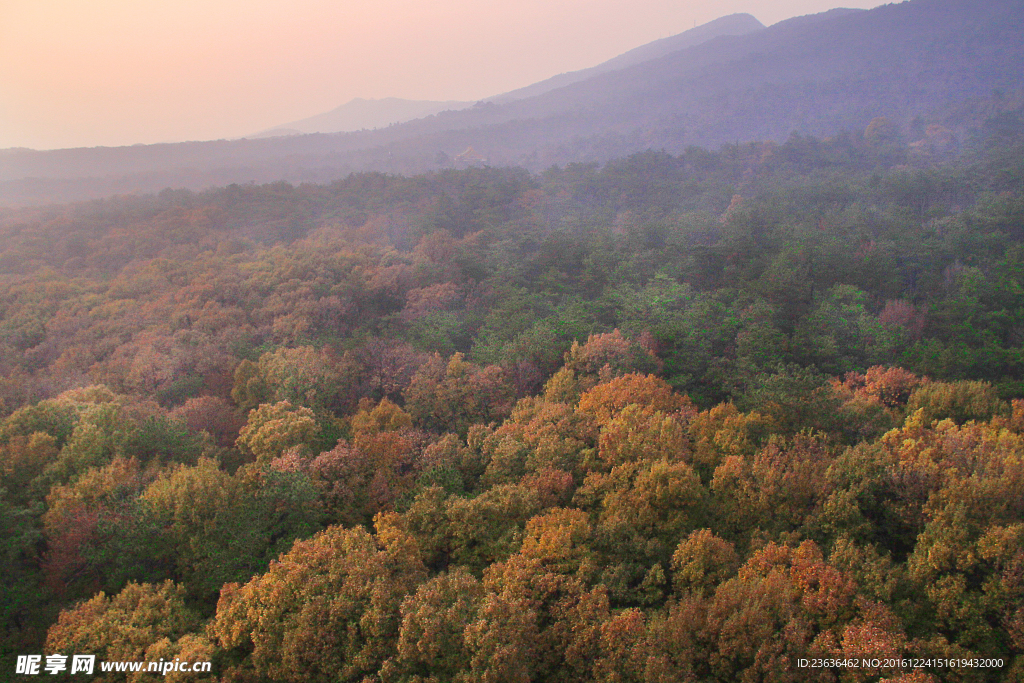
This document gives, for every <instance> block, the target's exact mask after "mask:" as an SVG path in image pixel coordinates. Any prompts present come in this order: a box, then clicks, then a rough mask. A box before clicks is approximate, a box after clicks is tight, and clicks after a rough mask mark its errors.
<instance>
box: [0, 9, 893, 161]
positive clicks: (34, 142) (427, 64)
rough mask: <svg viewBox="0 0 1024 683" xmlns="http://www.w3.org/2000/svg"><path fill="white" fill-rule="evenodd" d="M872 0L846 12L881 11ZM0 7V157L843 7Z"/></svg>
mask: <svg viewBox="0 0 1024 683" xmlns="http://www.w3.org/2000/svg"><path fill="white" fill-rule="evenodd" d="M877 4H879V3H878V0H849V1H846V2H841V6H845V7H864V8H867V7H872V6H875V5H877ZM639 6H640V7H641V8H642V9H641V10H639V11H638V10H637V9H636V7H637V3H635V2H626V1H625V0H517V1H516V2H510V1H508V0H491V1H490V2H481V1H480V0H442V1H441V2H433V3H427V2H422V1H414V0H375V1H374V2H366V1H352V0H244V1H243V0H175V2H157V1H154V0H143V1H142V2H140V1H139V0H88V1H86V0H0V149H2V148H6V147H32V148H36V149H53V148H60V147H79V146H96V145H130V144H135V143H153V142H176V141H181V140H209V139H218V138H230V137H240V136H243V135H246V134H250V133H254V132H256V131H259V130H263V129H266V128H270V127H272V126H275V125H278V124H282V123H286V122H288V121H292V120H296V119H301V118H305V117H308V116H312V115H314V114H319V113H322V112H324V111H327V110H330V109H333V108H335V107H337V106H339V105H341V104H343V103H345V102H347V101H348V100H350V99H352V98H353V97H366V98H378V97H404V98H410V99H431V100H477V99H481V98H484V97H487V96H490V95H496V94H498V93H501V92H506V91H508V90H512V89H515V88H519V87H522V86H525V85H529V84H530V83H534V82H536V81H539V80H542V79H544V78H547V77H549V76H552V75H555V74H557V73H561V72H564V71H572V70H576V69H581V68H585V67H588V66H593V65H595V64H598V63H599V62H602V61H604V60H606V59H609V58H611V57H614V56H616V55H618V54H621V53H622V52H625V51H627V50H630V49H632V48H634V47H637V46H639V45H642V44H644V43H647V42H650V41H652V40H657V39H658V38H664V37H666V36H669V35H673V34H676V33H681V32H682V31H685V30H687V29H689V28H692V27H693V26H694V25H695V24H697V25H699V24H702V23H705V22H708V21H711V20H712V19H716V18H718V17H720V16H724V15H726V14H732V13H735V12H748V13H750V14H753V15H754V16H755V17H757V18H758V19H759V20H760V21H761V22H762V23H764V24H766V25H770V24H773V23H776V22H778V21H781V20H783V19H786V18H789V17H792V16H798V15H801V14H810V13H815V12H821V11H824V10H827V9H830V8H832V7H834V6H837V0H762V1H760V2H757V1H754V0H682V1H681V0H646V1H644V2H642V3H641V4H640V5H639Z"/></svg>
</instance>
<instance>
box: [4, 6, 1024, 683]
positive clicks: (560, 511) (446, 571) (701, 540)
mask: <svg viewBox="0 0 1024 683" xmlns="http://www.w3.org/2000/svg"><path fill="white" fill-rule="evenodd" d="M912 4H915V5H917V4H918V3H912ZM923 5H924V6H929V5H928V3H923ZM850 16H851V17H852V16H854V15H850ZM856 16H866V15H856ZM761 33H764V32H761ZM1022 152H1024V111H1022V110H1021V109H1013V110H1008V111H1005V112H1003V113H1002V114H999V115H997V116H994V117H992V118H990V119H989V120H987V121H986V122H984V124H983V125H980V126H979V127H978V134H977V135H976V136H974V137H971V138H961V137H958V136H957V134H956V133H955V131H952V130H949V129H947V128H945V127H943V126H942V125H940V124H939V123H937V122H932V121H928V120H927V119H923V120H919V121H917V122H915V123H913V124H912V125H909V126H907V127H903V128H901V127H900V126H898V125H897V124H896V123H895V122H893V121H891V120H887V119H884V118H876V119H874V120H872V121H871V122H870V123H869V124H868V125H866V126H865V127H863V128H860V129H857V130H850V131H848V132H846V133H843V134H839V135H836V136H833V137H829V138H825V139H819V138H816V137H811V136H802V135H796V136H792V137H790V138H789V139H787V140H786V141H785V142H784V143H782V144H775V143H771V142H756V143H745V144H732V145H726V146H724V147H722V148H720V149H718V150H717V151H709V150H706V149H702V148H698V147H691V148H687V149H685V150H683V151H682V152H681V153H678V154H671V153H668V152H655V151H647V152H641V153H637V154H634V155H631V156H627V157H624V158H621V159H616V160H612V161H609V162H608V163H606V164H604V165H601V166H599V165H597V164H570V165H566V166H560V167H553V168H550V169H548V170H546V171H545V172H543V173H540V174H531V173H530V172H528V171H527V170H524V169H515V168H470V169H464V170H450V169H449V170H443V171H435V172H431V173H426V174H421V175H415V176H411V177H401V176H396V175H388V174H383V173H363V174H355V175H351V176H349V177H347V178H345V179H343V180H339V181H336V182H333V183H331V184H325V185H312V184H306V185H299V186H293V185H290V184H288V183H283V182H280V183H273V184H267V185H232V186H228V187H225V188H220V189H215V190H208V191H204V192H191V191H187V190H166V191H163V192H161V193H159V194H158V195H153V196H140V197H120V198H114V199H106V200H100V201H94V202H89V203H82V204H71V205H62V206H48V207H41V208H40V207H35V208H24V209H18V210H13V209H8V210H2V211H0V249H2V251H0V284H2V287H0V414H2V420H0V488H2V489H3V493H2V497H0V518H2V524H0V550H2V552H0V563H2V564H0V575H2V576H3V577H4V583H3V588H2V590H0V626H2V629H3V632H2V633H3V636H2V637H3V641H2V646H0V647H2V657H3V660H2V665H3V667H5V670H6V671H13V668H11V667H13V666H14V664H13V657H14V655H17V654H25V653H33V652H42V651H44V650H45V651H46V652H55V653H64V654H73V653H80V654H81V653H92V654H96V655H97V656H98V657H99V658H100V659H101V660H104V659H105V660H138V661H141V660H144V659H148V660H158V659H160V658H163V659H165V660H172V659H174V658H175V657H178V658H181V659H184V660H212V661H213V663H214V665H213V673H212V674H211V675H210V677H208V678H207V679H205V680H210V681H212V680H217V681H232V682H243V681H244V682H256V681H295V682H296V683H298V682H302V683H307V682H310V681H312V682H317V681H363V682H365V681H380V682H382V683H384V682H388V683H390V682H403V683H413V682H417V683H426V682H428V681H431V682H434V681H436V682H437V683H440V682H442V681H480V680H494V681H527V680H538V681H539V680H544V681H609V680H618V681H648V682H655V681H657V682H665V683H669V682H677V681H722V682H725V681H730V682H731V681H736V680H763V681H792V680H816V681H846V680H851V681H878V680H886V681H900V682H901V683H910V682H915V683H917V682H924V681H936V680H942V681H991V680H1004V681H1012V680H1019V679H1020V677H1021V676H1022V675H1024V569H1022V568H1024V502H1022V498H1021V495H1020V491H1021V490H1022V486H1024V402H1022V401H1021V397H1022V396H1024V386H1022V383H1021V379H1020V378H1021V377H1022V376H1024V367H1022V361H1024V358H1022V353H1024V246H1022V240H1024V161H1022V160H1024V153H1022ZM816 657H825V658H846V657H856V658H862V657H866V658H878V659H885V658H887V657H919V658H957V659H960V658H967V659H972V658H976V657H977V658H989V657H992V658H997V659H1001V660H1002V664H1001V665H1000V666H999V667H996V668H981V667H979V666H973V667H964V666H960V667H948V666H936V665H931V666H927V667H923V668H920V669H918V670H916V671H915V670H911V669H909V668H907V667H903V666H897V667H895V668H890V669H885V670H871V669H860V670H856V671H853V670H840V669H837V668H820V669H798V668H796V662H797V660H798V659H800V658H816ZM173 675H174V674H172V675H169V676H168V677H167V679H166V680H175V679H174V678H173ZM97 680H112V681H113V680H125V675H124V674H110V675H109V676H107V677H106V678H99V679H97ZM130 680H132V681H136V680H138V681H142V680H147V679H145V678H144V677H133V678H132V679H130ZM181 680H184V679H181ZM188 680H196V681H198V680H204V679H202V678H189V679H188Z"/></svg>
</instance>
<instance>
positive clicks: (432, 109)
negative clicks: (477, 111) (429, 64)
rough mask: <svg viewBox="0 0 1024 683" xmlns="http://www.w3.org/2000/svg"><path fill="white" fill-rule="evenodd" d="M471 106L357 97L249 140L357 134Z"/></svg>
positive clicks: (468, 104)
mask: <svg viewBox="0 0 1024 683" xmlns="http://www.w3.org/2000/svg"><path fill="white" fill-rule="evenodd" d="M472 104H473V103H472V102H458V101H455V100H452V101H447V102H435V101H430V100H404V99H401V98H398V97H385V98H382V99H363V98H361V97H356V98H355V99H353V100H351V101H349V102H346V103H345V104H343V105H341V106H340V107H337V108H336V109H332V110H331V111H329V112H325V113H323V114H317V115H316V116H310V117H309V118H305V119H300V120H299V121H292V122H291V123H285V124H282V125H280V126H275V127H274V128H270V129H268V130H264V131H261V132H259V133H256V134H255V135H250V136H248V137H250V138H261V137H274V136H278V135H300V134H302V133H347V132H351V131H356V130H372V129H374V128H384V127H385V126H390V125H392V124H395V123H404V122H405V121H412V120H413V119H419V118H422V117H424V116H430V115H432V114H437V113H438V112H442V111H446V110H449V109H451V110H458V109H465V108H466V107H469V106H471V105H472Z"/></svg>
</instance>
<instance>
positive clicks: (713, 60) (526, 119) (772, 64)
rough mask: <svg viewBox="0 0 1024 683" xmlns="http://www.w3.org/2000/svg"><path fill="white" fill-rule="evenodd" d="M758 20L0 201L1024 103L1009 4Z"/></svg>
mask: <svg viewBox="0 0 1024 683" xmlns="http://www.w3.org/2000/svg"><path fill="white" fill-rule="evenodd" d="M752 19H753V18H752V17H749V18H744V15H738V16H733V17H724V18H723V19H720V20H718V21H717V22H711V24H708V25H705V26H702V27H698V28H697V29H694V30H693V31H688V32H685V33H683V34H680V35H679V36H675V37H673V38H671V39H666V40H663V41H657V42H655V43H651V44H649V45H647V46H643V47H642V48H638V49H637V50H634V51H631V52H629V53H626V54H624V55H622V56H620V57H619V58H616V59H615V60H611V61H610V62H608V63H606V64H605V65H600V66H598V67H595V68H594V69H592V70H584V72H583V75H582V76H580V78H581V80H575V79H576V77H577V76H578V75H579V74H580V73H581V72H576V73H575V74H563V75H562V76H561V77H556V78H555V79H549V80H548V81H544V82H542V83H538V84H536V85H535V86H530V87H528V88H525V89H521V90H520V91H515V92H513V93H508V94H507V95H506V96H498V97H495V98H492V99H491V100H490V101H486V102H480V103H477V104H476V105H474V106H472V107H469V108H466V109H463V110H461V111H443V112H440V113H437V114H434V115H431V116H427V117H425V118H420V119H417V120H414V121H409V122H407V123H403V124H399V125H393V126H389V127H387V128H384V129H380V130H376V131H359V132H352V133H339V134H333V135H327V134H312V135H295V136H290V137H283V138H272V139H263V140H235V141H215V142H194V143H181V144H172V145H148V146H136V147H123V148H94V149H75V150H56V151H49V152H36V151H31V150H8V151H7V152H5V153H4V154H2V155H0V202H6V203H12V204H14V203H38V202H45V201H64V200H69V199H80V198H89V197H99V196H104V195H109V194H114V193H124V192H152V191H157V190H159V189H161V188H163V187H167V186H171V187H187V188H192V189H199V188H203V187H209V186H212V185H225V184H229V183H234V182H241V183H244V182H250V181H252V182H258V183H262V182H270V181H276V180H287V181H290V182H304V181H310V182H323V181H329V180H332V179H335V178H338V177H341V176H343V175H345V174H347V173H349V172H353V171H362V170H381V171H386V172H393V173H414V172H421V171H425V170H430V169H437V168H444V167H447V166H452V165H458V164H459V163H460V162H459V159H458V157H457V155H458V154H459V153H461V152H462V151H463V150H465V149H466V148H467V147H469V146H472V147H473V149H474V150H476V151H477V152H478V153H479V154H480V155H481V156H482V157H483V158H484V159H485V160H486V162H485V163H488V164H492V165H499V164H516V165H523V166H525V167H527V168H530V169H534V170H537V169H542V168H546V167H548V166H550V165H552V164H565V163H569V162H577V161H598V162H600V161H604V160H607V159H610V158H614V157H618V156H622V155H624V154H629V153H631V152H633V151H636V150H640V149H645V148H649V147H653V148H656V149H657V148H664V149H666V150H668V151H681V150H682V149H684V148H685V147H687V146H689V145H702V146H712V147H714V146H717V145H720V144H723V143H733V142H743V141H751V140H775V141H781V140H785V139H786V138H787V137H789V135H790V134H791V133H793V132H797V133H800V134H808V135H816V136H825V135H831V134H834V133H836V132H837V131H840V130H843V129H847V130H857V131H861V130H864V128H865V127H866V126H867V125H868V123H869V122H870V121H871V120H872V119H874V118H876V117H880V116H885V117H888V118H889V119H890V120H891V121H892V123H893V124H894V126H895V128H896V130H897V131H898V132H899V131H902V133H903V134H904V135H910V136H913V135H915V134H916V133H915V132H914V131H915V130H917V129H920V128H921V126H922V125H927V124H932V123H935V124H941V125H943V126H945V127H946V128H949V129H950V130H951V131H953V133H954V134H955V135H958V136H963V135H966V134H968V133H969V132H970V129H971V128H972V126H974V125H975V124H976V123H977V122H978V121H980V120H981V119H982V118H984V117H985V116H988V115H991V114H992V113H993V111H995V110H998V109H999V108H1001V107H1003V108H1005V107H1009V106H1012V105H1013V104H1014V102H1016V100H1017V98H1019V97H1020V93H1021V92H1022V91H1024V6H1022V4H1021V3H1020V2H1019V1H1017V0H994V1H992V2H986V3H983V4H979V3H976V2H971V1H969V0H910V1H909V2H904V3H901V4H897V5H885V6H882V7H878V8H876V9H874V10H864V11H853V10H834V11H832V12H826V13H823V14H818V15H810V16H807V17H800V18H796V19H791V20H788V21H785V22H781V23H779V24H776V25H774V26H771V27H769V28H761V29H758V28H757V26H758V25H759V24H757V25H755V23H756V20H753V22H752V21H751V20H752ZM713 25H717V28H715V29H714V30H712V29H711V28H709V27H712V26H713ZM723 27H728V29H729V30H728V31H724V33H726V35H723V34H722V33H723V31H722V28H723ZM715 31H718V33H715ZM695 32H696V33H695ZM730 33H731V34H730ZM708 35H715V37H713V38H711V39H706V37H707V36H708ZM701 36H704V37H705V39H703V40H701V39H700V37H701ZM608 65H612V66H608ZM559 78H562V79H563V81H565V82H564V84H563V82H562V81H558V80H557V79H559ZM570 80H571V81H573V82H568V81H570ZM552 81H556V82H555V83H554V84H553V83H552ZM350 104H351V103H350ZM336 111H337V110H336ZM323 116H327V115H326V114H325V115H323ZM314 118H318V117H314ZM912 123H913V125H912Z"/></svg>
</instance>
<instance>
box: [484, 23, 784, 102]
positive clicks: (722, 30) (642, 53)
mask: <svg viewBox="0 0 1024 683" xmlns="http://www.w3.org/2000/svg"><path fill="white" fill-rule="evenodd" d="M763 29H764V24H762V23H761V22H760V21H758V20H757V19H755V18H754V17H753V16H751V15H749V14H730V15H728V16H725V17H721V18H719V19H715V20H714V21H709V22H708V23H706V24H702V25H701V26H697V27H695V28H692V29H690V30H689V31H684V32H683V33H680V34H678V35H675V36H669V37H668V38H662V39H661V40H656V41H654V42H653V43H647V44H646V45H641V46H640V47H638V48H635V49H633V50H630V51H629V52H625V53H623V54H621V55H619V56H618V57H614V58H612V59H609V60H608V61H607V62H603V63H601V64H598V65H597V66H592V67H590V68H589V69H580V70H579V71H570V72H569V73H564V74H558V75H557V76H552V77H551V78H548V79H546V80H543V81H540V82H539V83H534V84H533V85H528V86H526V87H525V88H519V89H518V90H513V91H511V92H507V93H504V94H503V95H496V96H495V97H491V98H488V100H487V101H488V102H495V103H501V102H511V101H512V100H522V99H525V98H527V97H535V96H537V95H543V94H544V93H546V92H549V91H551V90H556V89H558V88H562V87H564V86H567V85H571V84H573V83H578V82H580V81H583V80H586V79H588V78H591V77H592V76H597V75H598V74H603V73H607V72H609V71H616V70H618V69H624V68H626V67H627V66H633V65H634V64H640V63H642V62H646V61H649V60H651V59H657V58H658V57H664V56H665V55H668V54H671V53H672V52H676V51H677V50H683V49H685V48H688V47H693V46H695V45H700V44H701V43H706V42H707V41H709V40H711V39H713V38H718V37H720V36H742V35H745V34H748V33H753V32H755V31H760V30H763Z"/></svg>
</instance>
